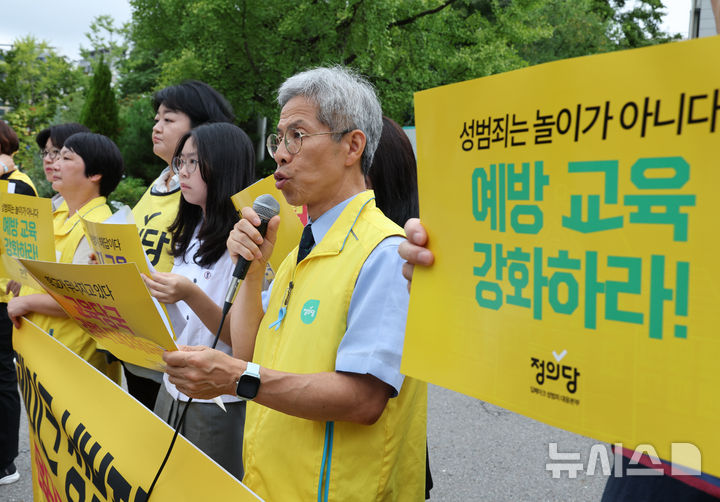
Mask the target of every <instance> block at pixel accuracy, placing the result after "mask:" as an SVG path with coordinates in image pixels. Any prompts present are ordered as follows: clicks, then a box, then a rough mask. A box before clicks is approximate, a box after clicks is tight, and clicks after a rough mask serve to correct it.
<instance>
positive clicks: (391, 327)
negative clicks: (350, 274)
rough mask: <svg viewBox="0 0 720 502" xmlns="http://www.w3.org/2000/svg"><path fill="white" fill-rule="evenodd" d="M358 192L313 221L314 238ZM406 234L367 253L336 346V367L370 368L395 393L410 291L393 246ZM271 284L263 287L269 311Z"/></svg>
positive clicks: (362, 371)
mask: <svg viewBox="0 0 720 502" xmlns="http://www.w3.org/2000/svg"><path fill="white" fill-rule="evenodd" d="M355 197H356V196H353V197H350V198H349V199H347V200H345V201H343V202H341V203H340V204H338V205H337V206H335V207H333V208H332V209H330V210H328V211H326V212H325V213H324V214H322V215H321V216H320V217H319V218H318V219H317V220H315V221H311V223H312V227H311V228H312V233H313V238H314V239H315V242H316V243H318V242H320V241H321V240H322V239H323V237H325V234H327V232H328V230H330V227H331V226H332V225H333V223H335V220H337V219H338V217H339V216H340V213H342V211H343V209H345V207H346V206H347V205H348V204H349V203H350V201H351V200H352V199H353V198H355ZM403 240H404V239H403V238H402V237H400V236H397V235H395V236H391V237H387V238H386V239H383V240H382V241H381V242H380V244H378V245H377V247H376V248H375V249H373V251H372V252H371V253H370V255H369V256H368V258H367V259H366V260H365V263H364V264H363V266H362V268H361V269H360V273H359V274H358V278H357V282H356V283H355V289H354V290H353V294H352V298H351V299H350V306H349V308H348V316H347V331H345V335H344V336H343V339H342V341H341V342H340V346H339V347H338V351H337V357H336V358H335V371H344V372H348V373H360V374H369V375H373V376H375V377H377V378H378V379H380V380H382V381H383V382H385V383H387V384H388V385H390V386H391V387H392V388H393V389H394V392H393V396H392V397H395V396H397V393H398V392H400V388H401V387H402V383H403V378H404V377H403V375H402V374H401V373H400V360H401V358H402V350H403V343H404V341H405V321H406V320H407V310H408V303H409V301H410V295H409V293H408V290H407V282H406V281H405V278H404V277H403V276H402V266H403V259H402V258H400V255H399V254H398V252H397V249H398V246H399V245H400V243H401V242H402V241H403ZM272 286H273V285H272V284H270V287H269V288H268V290H267V291H264V292H263V298H262V300H263V302H262V303H263V310H264V311H267V306H268V299H269V298H270V292H271V291H272Z"/></svg>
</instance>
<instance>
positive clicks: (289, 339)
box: [165, 67, 427, 501]
mask: <svg viewBox="0 0 720 502" xmlns="http://www.w3.org/2000/svg"><path fill="white" fill-rule="evenodd" d="M278 102H279V104H280V106H281V107H282V111H281V113H280V120H279V122H278V125H277V132H276V134H271V135H270V136H269V138H268V142H267V147H268V150H269V151H270V154H271V155H273V157H274V159H275V162H276V163H277V170H276V171H275V180H276V187H277V188H278V189H279V190H280V191H282V193H283V196H284V197H285V198H286V200H287V201H288V202H289V203H290V204H292V205H296V206H300V205H307V210H308V215H309V223H308V225H307V226H306V228H305V230H304V232H303V237H302V239H301V241H300V245H299V246H298V248H296V249H295V250H294V251H292V252H291V253H290V254H289V255H288V256H287V257H286V258H285V260H284V261H283V263H282V265H281V266H280V267H279V269H278V271H277V274H276V276H275V280H274V282H273V283H272V284H271V287H270V289H269V290H268V293H267V295H262V294H261V290H262V282H263V277H264V271H265V263H266V262H267V260H268V258H269V256H270V255H271V253H272V250H273V244H274V242H275V237H276V235H277V228H278V224H279V218H278V217H277V216H276V217H274V218H273V219H272V220H270V222H269V224H268V228H267V234H266V236H265V238H263V237H262V235H261V234H260V232H259V231H258V230H257V228H256V227H257V226H258V225H260V218H259V217H258V215H257V214H256V213H255V212H254V211H253V210H252V209H251V208H243V211H242V213H243V219H242V220H241V221H240V222H238V223H237V224H236V225H235V228H234V230H233V232H232V233H231V234H230V237H229V239H228V249H229V250H230V252H231V254H232V255H233V257H237V256H242V257H243V258H244V259H246V260H252V264H251V266H250V268H249V270H248V272H247V275H246V277H245V280H244V281H243V283H242V285H241V287H240V289H239V291H238V295H237V298H236V300H235V304H234V305H233V307H232V310H231V319H230V330H231V335H232V342H233V354H234V356H235V358H231V357H229V356H227V355H225V354H223V353H222V352H218V351H213V350H211V349H208V348H207V347H183V348H182V350H181V351H178V352H172V353H167V354H166V355H165V361H166V362H167V364H168V369H167V372H168V374H169V376H170V381H171V382H172V383H174V384H175V385H176V386H177V387H178V389H180V390H181V391H182V392H184V393H185V394H188V395H190V396H193V397H199V398H209V397H213V396H216V395H218V394H224V393H232V394H235V393H237V394H238V395H239V396H241V397H243V398H245V399H248V400H250V401H251V402H250V403H248V408H247V418H246V425H247V427H246V429H245V444H244V448H243V458H244V463H245V477H244V479H243V481H244V483H245V484H246V485H247V486H248V487H250V488H251V489H253V490H254V491H255V492H256V493H257V494H258V495H260V496H262V497H263V498H266V499H267V500H311V499H315V498H317V500H323V501H327V500H343V501H345V500H362V501H366V500H423V499H424V494H425V438H426V436H425V434H426V425H425V424H426V401H427V386H426V384H424V383H422V382H419V381H416V380H414V379H412V378H404V377H403V375H401V374H400V360H401V357H402V348H403V340H404V332H405V320H406V316H407V306H408V300H409V295H408V291H407V288H406V285H405V281H404V279H403V278H402V275H401V269H402V260H401V259H400V257H399V255H398V254H397V247H398V245H399V243H400V242H401V241H402V240H403V237H402V236H403V234H402V229H400V227H398V226H397V225H395V224H394V223H392V222H391V221H390V220H389V219H387V218H386V217H385V216H384V215H383V214H382V212H381V211H380V210H379V209H377V208H376V207H375V203H374V200H373V193H372V191H366V190H365V173H366V172H367V169H368V168H369V167H370V165H371V164H372V159H373V154H374V151H375V148H376V147H377V144H378V141H379V138H380V134H381V130H382V112H381V108H380V103H379V102H378V99H377V97H376V95H375V92H374V90H373V88H372V86H371V85H370V84H369V83H368V82H367V81H366V80H365V79H363V78H362V77H360V76H358V75H357V74H356V73H354V72H352V71H351V70H349V69H347V68H342V67H332V68H316V69H312V70H309V71H306V72H303V73H300V74H297V75H295V76H293V77H291V78H289V79H288V80H287V81H286V82H285V83H284V84H283V85H282V86H281V87H280V90H279V92H278Z"/></svg>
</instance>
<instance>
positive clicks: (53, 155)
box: [40, 148, 60, 162]
mask: <svg viewBox="0 0 720 502" xmlns="http://www.w3.org/2000/svg"><path fill="white" fill-rule="evenodd" d="M45 157H47V158H48V160H50V161H51V162H54V161H56V160H57V159H58V157H60V150H58V149H57V148H53V149H52V150H40V158H41V159H44V158H45Z"/></svg>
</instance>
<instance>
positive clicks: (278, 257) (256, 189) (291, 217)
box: [232, 175, 303, 271]
mask: <svg viewBox="0 0 720 502" xmlns="http://www.w3.org/2000/svg"><path fill="white" fill-rule="evenodd" d="M263 194H270V195H272V196H273V197H274V198H275V200H276V201H278V202H279V203H280V228H279V229H278V234H277V240H276V241H275V247H274V248H273V254H272V256H271V257H270V260H269V261H270V266H271V267H272V269H273V270H274V271H277V269H278V268H279V267H280V264H281V263H282V261H283V260H284V259H285V257H286V256H287V255H288V254H289V253H290V251H292V250H293V249H294V248H295V246H297V245H298V243H299V242H300V236H301V235H302V231H303V224H302V223H301V221H300V218H299V217H298V212H297V211H296V208H295V207H294V206H291V205H290V204H288V203H287V201H286V200H285V196H284V195H283V194H282V192H281V191H280V190H278V189H277V188H275V178H274V177H273V176H272V175H270V176H268V177H267V178H264V179H262V180H260V181H258V182H257V183H254V184H252V185H250V186H249V187H247V188H246V189H244V190H242V191H241V192H238V193H236V194H235V195H233V196H232V202H233V204H234V205H235V209H237V210H238V211H240V210H241V209H242V208H243V207H252V205H253V202H255V199H256V198H258V197H259V196H260V195H263Z"/></svg>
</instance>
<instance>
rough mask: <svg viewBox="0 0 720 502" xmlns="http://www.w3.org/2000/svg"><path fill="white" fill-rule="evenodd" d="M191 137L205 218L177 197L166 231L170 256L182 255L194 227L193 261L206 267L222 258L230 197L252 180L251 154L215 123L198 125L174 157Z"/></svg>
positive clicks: (233, 130)
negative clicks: (169, 236)
mask: <svg viewBox="0 0 720 502" xmlns="http://www.w3.org/2000/svg"><path fill="white" fill-rule="evenodd" d="M190 137H192V138H193V141H194V142H195V147H196V148H197V156H198V161H199V167H198V168H199V169H200V175H201V176H202V179H203V181H204V182H205V184H206V185H207V199H206V202H205V217H204V218H203V212H202V208H201V207H200V206H196V205H194V204H190V203H189V202H187V201H186V200H185V197H180V208H179V209H178V213H177V216H176V217H175V221H173V223H172V225H170V227H169V228H168V231H169V232H170V233H171V234H172V240H171V244H170V246H171V250H172V251H171V253H172V255H173V256H183V255H184V254H185V251H186V250H187V249H188V247H189V246H190V242H191V241H192V236H193V233H194V232H195V228H196V227H197V226H198V224H199V225H200V228H199V229H198V233H197V239H198V241H199V242H200V246H199V247H198V250H197V252H196V253H195V256H193V261H194V262H195V263H197V264H198V265H200V266H203V267H207V266H210V265H212V264H213V263H215V262H217V261H218V260H219V259H220V258H221V257H222V255H223V253H225V249H226V246H225V242H226V241H227V236H228V233H230V230H232V227H233V225H235V223H236V222H237V221H238V213H237V211H236V210H235V206H233V203H232V201H231V200H230V197H231V196H232V195H235V194H236V193H237V192H239V191H240V190H242V189H243V188H245V187H247V186H249V185H250V184H251V183H252V182H253V181H254V180H255V150H254V149H253V144H252V141H250V138H249V137H248V135H247V134H245V131H243V130H242V129H240V128H239V127H237V126H235V125H232V124H227V123H216V124H205V125H201V126H199V127H196V128H195V129H193V130H192V131H190V132H189V133H187V134H185V135H184V136H183V137H182V138H181V139H180V141H179V142H178V146H177V148H176V149H175V156H176V157H178V156H179V155H180V153H181V152H182V149H183V147H184V146H185V142H186V141H187V140H188V138H190Z"/></svg>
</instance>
